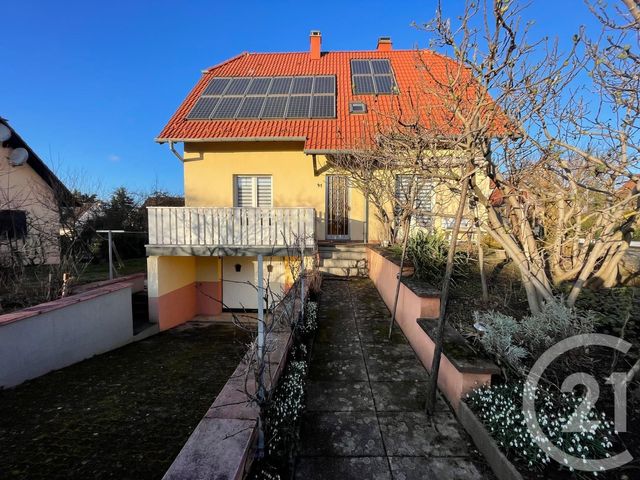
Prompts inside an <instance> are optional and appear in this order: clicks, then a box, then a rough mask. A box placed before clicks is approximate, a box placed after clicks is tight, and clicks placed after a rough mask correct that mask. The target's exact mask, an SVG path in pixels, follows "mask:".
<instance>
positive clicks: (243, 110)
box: [237, 97, 265, 118]
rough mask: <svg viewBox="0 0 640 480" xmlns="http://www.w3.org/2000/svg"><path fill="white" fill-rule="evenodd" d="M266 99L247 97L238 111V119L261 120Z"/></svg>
mask: <svg viewBox="0 0 640 480" xmlns="http://www.w3.org/2000/svg"><path fill="white" fill-rule="evenodd" d="M264 99H265V97H245V98H244V102H242V105H241V106H240V108H239V109H238V115H237V117H238V118H260V111H261V110H262V105H263V104H264Z"/></svg>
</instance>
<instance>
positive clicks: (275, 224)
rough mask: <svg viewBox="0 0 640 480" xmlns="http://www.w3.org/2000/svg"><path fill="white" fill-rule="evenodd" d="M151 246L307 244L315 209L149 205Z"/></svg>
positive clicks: (310, 239)
mask: <svg viewBox="0 0 640 480" xmlns="http://www.w3.org/2000/svg"><path fill="white" fill-rule="evenodd" d="M147 209H148V212H149V245H150V246H212V247H264V248H268V247H283V246H291V247H293V246H294V245H299V244H300V243H301V242H304V244H305V246H306V247H312V246H313V245H314V243H315V210H314V209H313V208H298V207H287V208H224V207H148V208H147Z"/></svg>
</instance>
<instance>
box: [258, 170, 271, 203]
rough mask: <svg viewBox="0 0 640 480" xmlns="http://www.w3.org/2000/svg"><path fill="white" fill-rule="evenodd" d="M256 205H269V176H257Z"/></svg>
mask: <svg viewBox="0 0 640 480" xmlns="http://www.w3.org/2000/svg"><path fill="white" fill-rule="evenodd" d="M257 187H258V195H257V199H258V205H257V206H258V207H263V208H264V207H266V208H269V207H271V206H272V205H271V177H258V178H257Z"/></svg>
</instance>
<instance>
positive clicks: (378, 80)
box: [351, 58, 398, 95]
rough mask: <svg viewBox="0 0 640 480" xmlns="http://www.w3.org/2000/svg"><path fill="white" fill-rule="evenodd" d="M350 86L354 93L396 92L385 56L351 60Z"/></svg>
mask: <svg viewBox="0 0 640 480" xmlns="http://www.w3.org/2000/svg"><path fill="white" fill-rule="evenodd" d="M351 86H352V88H353V93H354V94H356V95H367V94H373V95H382V94H385V95H388V94H392V93H397V92H398V87H397V86H396V81H395V79H394V78H393V71H392V70H391V62H390V61H389V59H387V58H379V59H373V60H364V59H352V60H351Z"/></svg>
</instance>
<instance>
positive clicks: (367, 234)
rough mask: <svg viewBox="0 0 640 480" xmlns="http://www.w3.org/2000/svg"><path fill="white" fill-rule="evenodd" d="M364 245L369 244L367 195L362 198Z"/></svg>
mask: <svg viewBox="0 0 640 480" xmlns="http://www.w3.org/2000/svg"><path fill="white" fill-rule="evenodd" d="M364 243H369V195H365V198H364Z"/></svg>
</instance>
